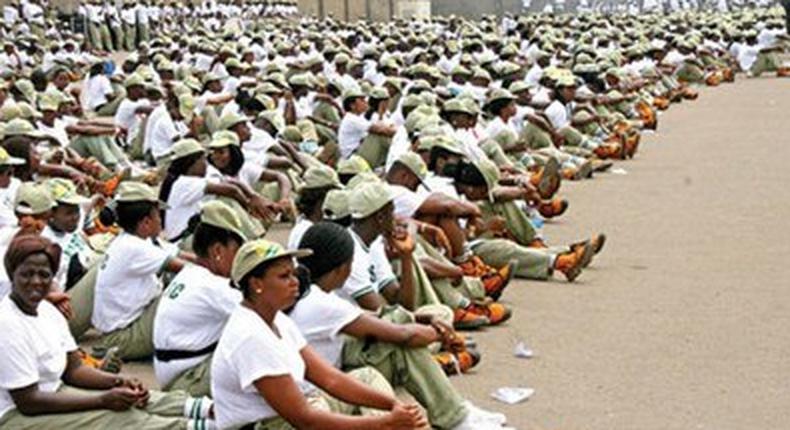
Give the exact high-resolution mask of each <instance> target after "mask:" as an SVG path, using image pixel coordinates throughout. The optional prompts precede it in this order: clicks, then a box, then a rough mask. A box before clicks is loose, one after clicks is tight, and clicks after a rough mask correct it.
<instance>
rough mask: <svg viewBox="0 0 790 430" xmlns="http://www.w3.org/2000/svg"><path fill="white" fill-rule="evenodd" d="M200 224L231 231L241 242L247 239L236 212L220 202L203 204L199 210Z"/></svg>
mask: <svg viewBox="0 0 790 430" xmlns="http://www.w3.org/2000/svg"><path fill="white" fill-rule="evenodd" d="M200 222H202V223H204V224H208V225H212V226H214V227H217V228H221V229H223V230H227V231H232V232H233V233H236V234H237V235H239V237H240V238H241V239H242V240H246V239H249V238H248V237H247V235H246V234H244V227H242V224H241V218H239V215H238V213H237V212H236V210H234V209H233V208H231V207H230V206H228V205H227V204H226V203H223V202H222V201H220V200H211V201H209V202H206V203H204V204H203V206H202V208H201V209H200Z"/></svg>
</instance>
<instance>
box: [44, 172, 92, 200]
mask: <svg viewBox="0 0 790 430" xmlns="http://www.w3.org/2000/svg"><path fill="white" fill-rule="evenodd" d="M46 185H47V188H48V189H49V194H50V196H51V197H52V199H54V200H55V201H56V202H58V203H65V204H67V205H81V204H83V203H86V202H88V200H89V199H88V198H87V197H83V196H81V195H80V194H79V193H78V192H77V186H76V185H74V182H72V181H71V180H69V179H65V178H52V179H50V180H48V181H47V182H46Z"/></svg>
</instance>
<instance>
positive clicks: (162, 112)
mask: <svg viewBox="0 0 790 430" xmlns="http://www.w3.org/2000/svg"><path fill="white" fill-rule="evenodd" d="M178 136H179V132H178V129H177V128H176V124H175V123H174V122H173V118H171V117H170V113H169V112H168V111H167V107H166V106H165V105H164V104H162V105H159V106H157V107H156V109H154V110H153V111H151V114H150V116H149V117H148V125H146V127H145V136H144V140H143V149H144V150H149V149H150V150H151V154H153V156H154V158H159V157H161V156H163V155H165V154H166V153H167V151H168V150H170V147H171V146H173V143H174V142H175V140H176V138H177V137H178Z"/></svg>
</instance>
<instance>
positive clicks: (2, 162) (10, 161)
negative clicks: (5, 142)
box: [0, 147, 25, 166]
mask: <svg viewBox="0 0 790 430" xmlns="http://www.w3.org/2000/svg"><path fill="white" fill-rule="evenodd" d="M23 164H25V160H23V159H21V158H17V157H12V156H11V155H9V154H8V151H6V150H5V148H2V147H0V166H21V165H23Z"/></svg>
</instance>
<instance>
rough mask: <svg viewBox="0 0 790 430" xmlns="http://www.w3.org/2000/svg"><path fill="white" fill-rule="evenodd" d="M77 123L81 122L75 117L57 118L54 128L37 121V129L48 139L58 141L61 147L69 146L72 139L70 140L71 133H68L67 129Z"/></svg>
mask: <svg viewBox="0 0 790 430" xmlns="http://www.w3.org/2000/svg"><path fill="white" fill-rule="evenodd" d="M77 122H79V120H78V119H77V118H74V117H64V118H55V122H54V123H53V124H52V127H50V126H48V125H46V124H44V122H43V121H37V122H36V128H38V130H39V131H40V132H42V133H44V134H45V135H47V136H48V137H51V138H53V139H55V140H57V141H58V143H59V144H60V145H61V146H69V143H70V142H71V139H69V133H68V132H67V131H66V127H70V126H72V125H74V124H76V123H77Z"/></svg>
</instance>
